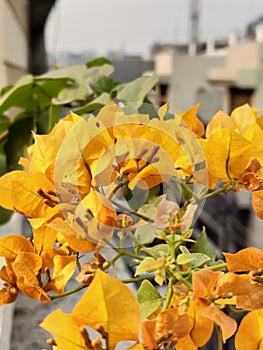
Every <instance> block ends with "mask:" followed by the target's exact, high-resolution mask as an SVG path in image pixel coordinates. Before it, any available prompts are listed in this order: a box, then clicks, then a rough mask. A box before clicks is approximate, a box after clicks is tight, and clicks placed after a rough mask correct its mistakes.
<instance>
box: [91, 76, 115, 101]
mask: <svg viewBox="0 0 263 350" xmlns="http://www.w3.org/2000/svg"><path fill="white" fill-rule="evenodd" d="M89 85H90V87H91V89H92V90H93V92H94V94H95V95H96V96H99V95H101V94H103V93H104V92H108V93H110V92H111V90H112V89H113V87H114V82H113V80H112V79H111V78H110V77H107V76H99V77H98V78H97V79H94V81H91V82H90V84H89Z"/></svg>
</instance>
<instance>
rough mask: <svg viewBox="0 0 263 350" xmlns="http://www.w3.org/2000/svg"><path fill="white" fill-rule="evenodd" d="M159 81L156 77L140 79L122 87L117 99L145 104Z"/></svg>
mask: <svg viewBox="0 0 263 350" xmlns="http://www.w3.org/2000/svg"><path fill="white" fill-rule="evenodd" d="M158 80H159V79H158V77H157V76H156V75H152V76H150V77H140V78H138V79H135V80H134V81H132V82H130V83H127V84H125V85H121V89H120V91H119V92H118V93H117V98H118V99H120V100H124V101H129V102H143V100H144V98H145V97H146V95H147V94H148V93H149V92H150V91H151V90H152V89H153V87H154V86H155V85H156V83H157V82H158Z"/></svg>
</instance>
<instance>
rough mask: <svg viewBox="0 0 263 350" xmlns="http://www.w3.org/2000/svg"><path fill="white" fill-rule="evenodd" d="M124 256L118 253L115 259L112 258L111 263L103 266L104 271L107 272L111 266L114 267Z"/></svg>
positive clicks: (108, 262)
mask: <svg viewBox="0 0 263 350" xmlns="http://www.w3.org/2000/svg"><path fill="white" fill-rule="evenodd" d="M121 256H122V254H121V253H118V254H117V255H115V257H114V258H112V259H111V260H110V261H107V263H106V264H105V265H103V270H104V271H105V270H107V269H108V268H109V267H110V266H112V265H113V264H114V263H115V262H116V261H117V260H118V259H119V258H120V257H121Z"/></svg>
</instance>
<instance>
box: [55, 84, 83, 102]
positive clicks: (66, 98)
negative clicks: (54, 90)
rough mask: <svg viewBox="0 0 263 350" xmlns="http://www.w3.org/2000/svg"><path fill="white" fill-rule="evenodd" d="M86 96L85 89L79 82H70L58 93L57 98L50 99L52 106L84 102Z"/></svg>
mask: <svg viewBox="0 0 263 350" xmlns="http://www.w3.org/2000/svg"><path fill="white" fill-rule="evenodd" d="M87 96H88V93H87V89H86V87H85V85H84V84H83V83H82V82H81V81H77V82H70V83H68V84H67V86H66V87H65V88H64V89H62V90H61V91H60V93H59V94H58V96H57V98H53V99H52V104H54V105H64V104H67V103H71V102H73V101H78V100H85V99H86V98H87Z"/></svg>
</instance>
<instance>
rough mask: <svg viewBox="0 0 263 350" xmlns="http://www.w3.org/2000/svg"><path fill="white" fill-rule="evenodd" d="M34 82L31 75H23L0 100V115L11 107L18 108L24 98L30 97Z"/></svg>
mask: <svg viewBox="0 0 263 350" xmlns="http://www.w3.org/2000/svg"><path fill="white" fill-rule="evenodd" d="M33 83H34V80H33V76H32V75H30V74H29V75H25V76H24V77H22V78H21V79H20V80H18V82H17V83H16V84H15V85H14V86H13V87H12V88H11V89H9V90H8V91H7V92H6V93H5V94H4V95H3V96H2V97H1V98H0V113H3V112H4V111H6V110H8V109H9V108H11V107H14V106H16V107H20V104H21V103H22V101H23V100H24V99H25V97H28V96H30V94H31V90H32V86H33Z"/></svg>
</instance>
